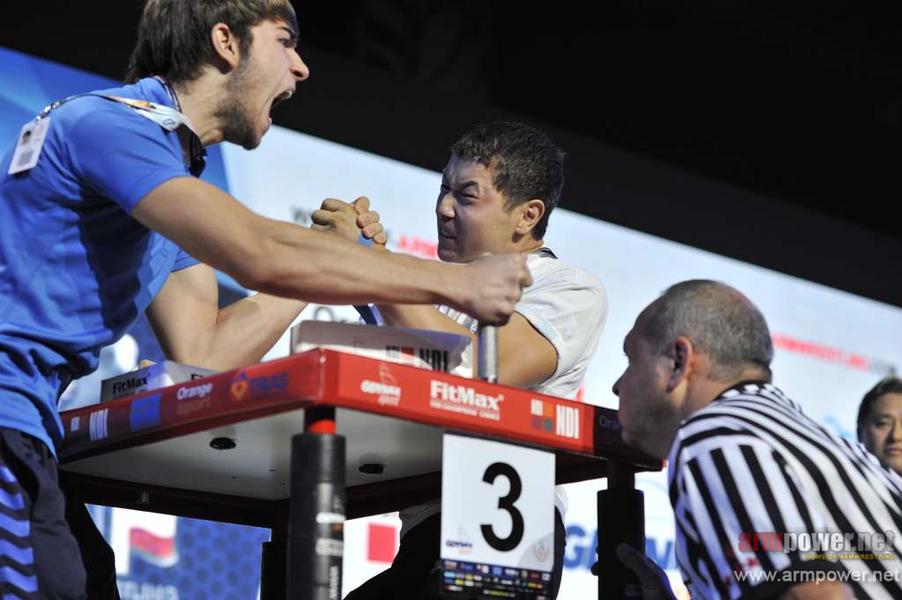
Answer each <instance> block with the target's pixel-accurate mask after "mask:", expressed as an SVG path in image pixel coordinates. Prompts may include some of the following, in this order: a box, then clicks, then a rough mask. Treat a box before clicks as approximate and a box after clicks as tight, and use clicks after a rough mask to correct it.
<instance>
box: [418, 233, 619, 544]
mask: <svg viewBox="0 0 902 600" xmlns="http://www.w3.org/2000/svg"><path fill="white" fill-rule="evenodd" d="M526 266H527V267H529V272H530V274H531V275H532V280H533V283H532V285H531V286H529V287H528V288H526V289H525V290H524V291H523V296H522V297H521V298H520V301H519V302H518V303H517V307H516V312H517V313H519V314H520V315H522V316H523V317H525V318H526V320H527V321H529V323H530V324H531V325H532V326H533V327H535V329H536V331H538V332H539V333H541V334H542V336H544V337H545V339H547V340H548V341H549V342H551V345H552V346H554V349H555V351H556V352H557V368H556V369H555V370H554V373H553V374H552V375H551V377H549V378H548V379H546V380H545V381H543V382H542V383H539V384H536V385H532V386H530V387H529V388H528V389H531V390H535V391H537V392H541V393H542V394H548V395H550V396H558V397H560V398H574V397H575V396H576V393H577V391H578V390H579V386H580V383H582V380H583V376H584V375H585V373H586V369H587V368H588V366H589V363H590V362H591V360H592V356H593V355H594V354H595V349H596V348H597V347H598V340H599V338H600V337H601V330H602V329H603V328H604V323H605V319H606V318H607V316H608V302H607V296H606V294H605V291H604V287H603V286H602V285H601V282H600V281H598V279H597V278H596V277H595V276H594V275H592V274H591V273H589V272H588V271H584V270H583V269H580V268H579V267H574V266H573V265H568V264H567V263H565V262H562V261H560V260H558V259H557V258H556V257H555V256H554V253H553V252H551V250H549V249H548V248H541V249H539V250H536V251H535V252H532V253H530V254H529V256H527V258H526ZM439 310H440V311H441V312H442V313H444V314H446V315H448V316H449V317H451V318H452V319H454V320H455V321H457V322H458V323H459V324H461V325H463V326H465V327H468V328H469V329H470V331H472V332H473V333H476V329H477V326H478V323H477V322H476V320H475V319H473V318H472V317H471V316H469V315H467V314H464V313H461V312H459V311H457V310H455V309H453V308H448V307H446V306H440V307H439ZM555 505H556V506H557V508H558V510H560V511H561V514H563V513H564V512H565V511H566V499H565V497H564V495H563V490H562V489H560V488H557V494H556V497H555ZM440 510H441V504H440V502H439V501H437V500H436V501H435V502H430V503H427V504H420V505H417V506H411V507H409V508H405V509H403V510H401V513H400V516H401V536H404V534H406V533H407V532H408V531H409V530H410V529H411V528H412V527H414V526H416V525H418V524H419V523H421V522H423V521H424V520H426V519H427V518H428V517H430V516H432V515H434V514H436V513H438V512H440Z"/></svg>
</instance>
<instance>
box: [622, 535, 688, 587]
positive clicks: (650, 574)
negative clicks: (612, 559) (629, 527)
mask: <svg viewBox="0 0 902 600" xmlns="http://www.w3.org/2000/svg"><path fill="white" fill-rule="evenodd" d="M617 558H619V559H620V562H621V564H623V566H625V567H626V568H627V569H629V570H630V571H632V572H633V573H635V574H636V577H638V578H639V585H640V586H642V598H643V600H676V596H674V595H673V591H672V590H671V589H670V581H668V579H667V574H666V573H665V572H664V570H663V569H661V567H659V566H658V565H656V564H655V562H654V561H653V560H651V559H650V558H648V557H647V556H645V555H644V554H641V553H640V552H639V551H638V550H636V549H635V548H633V547H632V546H630V545H628V544H618V545H617Z"/></svg>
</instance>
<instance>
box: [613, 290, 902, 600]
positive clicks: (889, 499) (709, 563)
mask: <svg viewBox="0 0 902 600" xmlns="http://www.w3.org/2000/svg"><path fill="white" fill-rule="evenodd" d="M624 351H625V352H626V355H627V358H628V360H629V365H628V366H627V368H626V370H625V371H624V373H623V375H621V376H620V379H618V380H617V382H616V383H615V384H614V393H615V394H617V395H618V396H619V397H620V412H619V415H620V422H621V424H622V426H623V439H624V440H625V441H626V442H627V443H629V444H632V445H634V446H637V447H639V448H641V449H642V450H645V451H646V452H648V453H650V454H652V455H654V456H657V457H660V458H665V457H666V458H667V459H668V481H669V489H670V500H671V504H672V506H673V510H674V515H675V521H676V555H677V562H678V564H679V566H680V569H681V571H682V573H683V576H684V578H685V580H686V584H687V586H688V587H689V590H690V592H691V594H692V597H693V599H695V598H785V599H790V598H852V597H856V598H878V599H884V598H902V534H900V530H902V478H900V476H899V475H898V474H896V473H894V472H891V471H889V470H887V469H885V468H883V467H881V465H880V463H879V461H878V460H877V459H876V457H874V456H873V455H871V454H869V453H868V452H867V451H866V450H865V449H864V447H863V446H862V445H860V444H858V443H856V442H852V441H849V440H846V439H843V438H841V437H839V436H837V435H835V434H833V433H832V432H830V431H828V430H826V429H825V428H824V427H822V426H820V425H819V424H818V423H816V422H814V421H813V420H811V419H810V418H808V417H807V416H805V414H804V413H803V412H802V410H801V408H800V406H799V405H798V404H797V403H796V402H794V401H793V400H791V399H790V398H788V397H787V396H786V395H785V394H783V392H781V391H780V390H779V389H778V388H777V387H776V386H774V385H773V384H772V383H770V381H771V371H770V361H771V358H772V356H773V346H772V345H771V338H770V333H769V332H768V328H767V323H766V322H765V320H764V317H763V316H762V315H761V313H760V312H759V311H758V309H757V308H756V307H755V306H754V305H753V304H752V303H751V302H750V301H749V300H748V299H747V298H746V297H745V296H743V295H742V294H740V293H739V292H738V291H736V290H735V289H733V288H731V287H729V286H726V285H724V284H722V283H718V282H714V281H703V280H695V281H685V282H682V283H679V284H676V285H674V286H673V287H671V288H670V289H668V290H667V291H666V292H665V293H664V294H663V295H662V296H661V297H660V298H658V299H657V300H656V301H654V302H653V303H652V304H651V305H649V306H648V307H647V308H646V309H645V310H644V311H642V313H641V314H640V315H639V317H638V318H637V319H636V323H635V325H634V326H633V329H632V331H630V332H629V334H628V335H627V336H626V339H625V341H624ZM875 534H876V535H875ZM825 542H826V545H825ZM618 550H619V555H620V558H621V560H622V561H623V562H624V563H625V564H626V565H627V566H629V567H630V568H632V569H633V570H634V571H636V572H637V574H638V575H639V578H640V581H641V583H642V587H643V593H644V594H645V597H646V598H658V597H669V595H670V594H671V592H670V590H669V587H668V586H667V584H666V577H661V576H662V575H663V572H661V571H660V569H657V568H656V567H654V563H652V562H651V561H649V560H648V559H646V558H645V557H644V556H642V555H640V554H639V553H637V552H635V551H630V550H629V549H628V548H625V547H621V548H619V549H618Z"/></svg>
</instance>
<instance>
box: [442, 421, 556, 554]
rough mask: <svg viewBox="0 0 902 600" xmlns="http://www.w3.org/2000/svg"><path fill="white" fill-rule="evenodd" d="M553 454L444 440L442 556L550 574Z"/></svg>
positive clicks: (498, 444)
mask: <svg viewBox="0 0 902 600" xmlns="http://www.w3.org/2000/svg"><path fill="white" fill-rule="evenodd" d="M553 548H554V454H552V453H550V452H542V451H541V450H533V449H531V448H523V447H521V446H512V445H510V444H503V443H501V442H493V441H489V440H483V439H477V438H470V437H464V436H459V435H452V434H445V436H444V442H443V450H442V547H441V557H442V558H443V559H446V560H458V561H466V562H471V563H480V564H488V565H496V566H500V567H515V568H520V569H533V570H537V571H551V567H552V561H553V558H554V556H553V555H554V552H553Z"/></svg>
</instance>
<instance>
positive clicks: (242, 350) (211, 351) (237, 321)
mask: <svg viewBox="0 0 902 600" xmlns="http://www.w3.org/2000/svg"><path fill="white" fill-rule="evenodd" d="M306 306H307V302H304V301H302V300H290V299H287V298H279V297H277V296H270V295H268V294H254V295H253V296H248V297H247V298H243V299H241V300H239V301H237V302H235V303H233V304H230V305H229V306H227V307H225V308H223V309H222V310H220V311H219V319H218V320H217V323H216V326H215V328H214V329H213V331H212V333H211V335H210V340H209V342H208V344H207V355H206V356H205V357H204V359H203V361H204V364H201V365H198V366H202V367H206V368H210V369H217V370H220V371H224V370H228V369H235V368H237V367H241V366H244V365H247V364H252V363H256V362H260V360H261V359H262V358H263V355H265V354H266V353H267V352H269V350H270V349H271V348H272V347H273V345H274V344H275V343H276V342H277V341H278V340H279V338H280V337H282V334H283V333H284V332H285V330H286V329H288V327H289V326H290V325H291V323H292V322H293V321H294V320H295V319H296V318H297V316H298V315H299V314H300V313H301V311H302V310H304V307H306Z"/></svg>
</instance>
